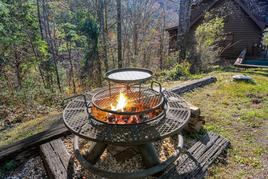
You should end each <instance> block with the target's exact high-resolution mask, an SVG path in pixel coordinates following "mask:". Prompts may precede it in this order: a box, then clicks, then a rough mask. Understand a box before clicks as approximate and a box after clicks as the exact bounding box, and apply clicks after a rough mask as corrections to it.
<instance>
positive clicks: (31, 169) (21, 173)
mask: <svg viewBox="0 0 268 179" xmlns="http://www.w3.org/2000/svg"><path fill="white" fill-rule="evenodd" d="M5 178H6V179H47V176H46V172H45V168H44V165H43V163H42V160H41V157H40V156H37V157H35V158H31V159H30V160H28V161H27V162H25V163H24V164H23V165H21V166H19V167H18V168H16V169H15V170H14V171H12V172H10V174H9V175H8V176H7V177H5Z"/></svg>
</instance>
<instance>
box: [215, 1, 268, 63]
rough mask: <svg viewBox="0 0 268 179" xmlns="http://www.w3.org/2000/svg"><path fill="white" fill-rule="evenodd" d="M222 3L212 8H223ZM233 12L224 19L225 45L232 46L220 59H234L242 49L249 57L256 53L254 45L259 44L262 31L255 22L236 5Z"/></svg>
mask: <svg viewBox="0 0 268 179" xmlns="http://www.w3.org/2000/svg"><path fill="white" fill-rule="evenodd" d="M223 3H224V1H220V3H218V4H217V5H216V6H215V7H214V8H220V7H221V6H223ZM235 5H236V8H234V9H235V12H233V14H231V15H229V16H227V17H226V18H225V24H224V32H225V35H226V38H227V40H226V43H225V44H224V47H227V44H230V43H232V45H231V46H230V47H229V48H228V47H227V48H226V50H224V52H223V54H222V55H221V56H222V57H225V58H229V59H235V58H237V57H238V55H239V54H240V52H241V51H242V50H243V49H247V52H248V54H249V55H253V54H254V53H256V48H255V49H254V47H253V46H254V44H260V43H261V39H262V33H263V32H262V30H261V29H260V28H259V27H258V26H257V25H256V24H255V22H254V21H253V20H252V19H251V18H250V17H249V16H248V15H247V14H246V12H245V11H244V10H243V9H241V8H240V7H239V6H238V5H237V4H235Z"/></svg>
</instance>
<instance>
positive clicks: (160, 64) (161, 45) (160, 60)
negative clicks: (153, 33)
mask: <svg viewBox="0 0 268 179" xmlns="http://www.w3.org/2000/svg"><path fill="white" fill-rule="evenodd" d="M163 3H164V7H163V9H162V13H161V14H162V17H163V22H162V27H161V34H160V58H159V68H160V69H161V70H162V69H163V61H164V60H163V59H164V38H165V37H164V36H165V24H166V2H165V1H163Z"/></svg>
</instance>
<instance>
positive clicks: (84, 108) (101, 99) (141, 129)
mask: <svg viewBox="0 0 268 179" xmlns="http://www.w3.org/2000/svg"><path fill="white" fill-rule="evenodd" d="M152 74H153V73H152V72H151V71H150V70H147V69H138V68H124V69H117V70H112V71H109V72H107V74H106V79H107V80H108V83H109V87H108V89H104V90H101V91H99V92H97V93H96V94H92V95H91V94H88V95H80V96H76V97H74V98H73V100H72V101H70V102H69V103H68V105H67V106H66V108H65V109H64V112H63V120H64V123H65V125H66V127H67V128H69V129H70V130H71V131H72V132H73V133H74V134H76V137H75V139H74V151H75V155H76V158H77V159H78V160H79V161H80V163H81V164H82V165H83V166H84V167H85V168H87V169H89V170H90V171H91V172H94V173H96V174H98V175H101V176H104V177H108V178H135V177H145V176H149V175H153V174H156V173H159V172H161V171H163V170H164V169H165V168H166V167H168V166H169V165H170V164H172V163H173V162H174V161H175V160H176V159H177V158H178V157H179V155H180V153H181V151H182V149H183V138H182V135H181V134H180V131H181V130H182V128H183V127H184V126H185V124H186V123H187V122H188V120H189V117H190V109H189V108H188V106H187V104H186V102H185V101H184V100H183V99H182V98H180V97H179V96H178V95H176V94H174V93H172V92H168V91H162V87H161V84H160V83H158V82H155V81H152V82H151V86H150V87H146V85H144V83H145V82H146V81H147V80H150V79H151V78H152ZM111 83H115V84H116V85H112V84H111ZM155 85H157V86H158V89H156V88H155ZM175 134H177V135H178V138H179V143H178V146H177V150H176V152H175V154H174V155H173V156H172V157H170V158H169V159H167V160H166V161H165V162H162V163H160V161H159V159H158V157H157V153H156V151H155V148H154V146H153V144H152V142H154V141H157V140H160V139H163V138H166V137H169V136H171V135H175ZM78 136H79V137H82V138H84V139H88V140H91V141H94V142H95V143H94V144H93V145H91V147H90V150H89V151H90V155H88V156H87V157H85V156H83V155H82V154H81V153H80V150H79V144H78V143H79V142H78ZM107 145H117V146H136V147H137V148H138V149H139V151H140V153H141V155H142V159H143V162H144V164H145V166H146V169H144V170H142V171H138V172H132V173H115V172H108V171H105V170H102V169H99V168H97V167H96V166H95V165H94V164H95V163H96V162H97V161H98V160H99V158H100V156H101V154H102V153H103V152H104V150H105V149H106V147H107Z"/></svg>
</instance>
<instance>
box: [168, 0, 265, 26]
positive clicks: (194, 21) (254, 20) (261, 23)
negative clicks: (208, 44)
mask: <svg viewBox="0 0 268 179" xmlns="http://www.w3.org/2000/svg"><path fill="white" fill-rule="evenodd" d="M233 1H235V2H236V3H237V4H238V5H239V7H240V8H241V9H242V10H243V11H244V12H245V13H246V14H247V15H248V16H249V17H250V18H251V20H252V21H253V22H254V23H255V24H256V25H257V27H258V28H259V29H260V30H264V28H265V27H267V26H268V21H267V22H262V21H260V20H258V19H257V18H256V17H255V16H254V15H253V14H252V13H251V12H250V10H249V9H248V8H247V7H246V6H245V5H244V4H243V3H242V2H240V0H233ZM218 2H220V0H214V2H213V3H211V4H210V5H209V6H208V7H207V8H205V9H204V10H203V11H202V13H200V15H198V16H197V17H196V18H195V19H192V21H191V22H190V28H191V27H192V26H193V25H194V24H196V23H197V22H198V21H199V20H200V19H201V18H202V17H203V15H204V14H205V12H206V11H208V10H210V9H211V8H212V7H214V6H215V5H216V4H217V3H218ZM267 20H268V19H267ZM177 28H178V25H175V26H172V27H167V28H166V29H165V30H166V31H172V30H176V29H177Z"/></svg>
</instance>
